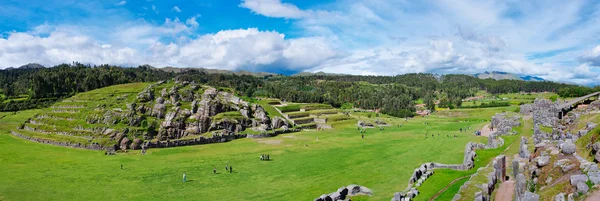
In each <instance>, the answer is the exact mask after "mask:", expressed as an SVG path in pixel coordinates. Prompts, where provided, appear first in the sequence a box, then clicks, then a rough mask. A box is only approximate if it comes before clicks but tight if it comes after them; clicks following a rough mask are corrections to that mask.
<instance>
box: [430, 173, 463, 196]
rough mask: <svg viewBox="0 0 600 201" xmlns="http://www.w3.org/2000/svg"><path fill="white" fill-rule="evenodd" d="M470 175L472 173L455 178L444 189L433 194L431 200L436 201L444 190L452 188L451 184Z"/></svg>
mask: <svg viewBox="0 0 600 201" xmlns="http://www.w3.org/2000/svg"><path fill="white" fill-rule="evenodd" d="M470 176H471V175H465V176H462V177H459V178H457V179H455V180H452V182H450V184H448V185H447V186H446V187H444V189H442V190H440V191H438V192H437V193H436V194H435V195H433V197H431V198H429V201H434V200H435V199H436V198H437V197H439V196H440V195H441V194H442V193H444V191H446V190H448V188H450V186H452V185H454V183H456V182H458V181H460V180H461V179H464V178H466V177H470Z"/></svg>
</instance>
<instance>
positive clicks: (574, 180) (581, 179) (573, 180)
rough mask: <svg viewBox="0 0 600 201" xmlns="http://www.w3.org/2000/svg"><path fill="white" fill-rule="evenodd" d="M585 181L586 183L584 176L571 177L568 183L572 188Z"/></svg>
mask: <svg viewBox="0 0 600 201" xmlns="http://www.w3.org/2000/svg"><path fill="white" fill-rule="evenodd" d="M587 181H588V177H587V176H586V175H584V174H576V175H571V177H570V182H571V185H572V186H575V185H577V184H578V183H583V184H585V183H586V182H587Z"/></svg>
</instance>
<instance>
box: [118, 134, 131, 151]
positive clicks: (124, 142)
mask: <svg viewBox="0 0 600 201" xmlns="http://www.w3.org/2000/svg"><path fill="white" fill-rule="evenodd" d="M120 145H121V146H120V148H121V150H123V151H125V150H127V145H129V138H127V137H124V138H123V139H122V140H121V143H120Z"/></svg>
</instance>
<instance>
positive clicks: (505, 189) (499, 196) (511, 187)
mask: <svg viewBox="0 0 600 201" xmlns="http://www.w3.org/2000/svg"><path fill="white" fill-rule="evenodd" d="M514 193H515V181H514V180H512V178H511V179H510V180H507V181H505V182H502V183H501V184H500V187H498V191H496V197H495V199H494V200H496V201H512V200H513V199H512V198H513V194H514Z"/></svg>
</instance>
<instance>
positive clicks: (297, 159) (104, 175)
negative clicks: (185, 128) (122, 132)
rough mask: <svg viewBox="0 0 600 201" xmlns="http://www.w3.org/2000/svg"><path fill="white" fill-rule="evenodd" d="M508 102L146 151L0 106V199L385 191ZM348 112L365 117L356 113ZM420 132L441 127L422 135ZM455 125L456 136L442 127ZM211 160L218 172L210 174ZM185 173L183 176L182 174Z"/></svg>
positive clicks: (483, 160)
mask: <svg viewBox="0 0 600 201" xmlns="http://www.w3.org/2000/svg"><path fill="white" fill-rule="evenodd" d="M508 109H510V108H489V109H465V110H451V111H444V112H440V113H439V114H437V115H432V116H428V117H417V118H414V119H412V120H409V121H405V120H404V119H400V118H393V117H389V116H386V115H381V116H379V117H372V118H370V120H371V121H375V119H382V120H385V121H386V122H388V124H391V125H392V126H389V127H386V128H385V130H379V129H377V128H375V129H367V132H366V133H365V139H361V137H360V134H361V133H360V132H359V131H358V130H357V129H356V127H355V125H356V120H349V121H340V122H336V123H334V124H333V127H334V128H335V129H333V130H326V131H304V132H298V133H292V134H285V135H279V136H277V137H274V138H267V139H240V140H235V141H232V142H228V143H219V144H210V145H199V146H187V147H177V148H169V149H151V150H149V151H148V154H147V155H139V154H138V152H135V151H131V152H130V153H127V154H123V153H122V154H119V155H117V156H105V155H104V152H101V151H89V150H80V149H72V148H65V147H57V146H52V145H45V144H38V143H34V142H29V141H25V140H22V139H18V138H16V137H14V136H12V135H10V134H9V132H10V131H9V130H10V129H12V128H14V127H16V126H17V125H18V124H19V123H21V122H23V121H25V120H26V119H27V118H30V117H31V116H33V115H34V114H36V113H38V112H39V110H34V111H24V112H19V113H16V114H14V115H13V114H12V113H8V114H6V113H2V115H5V116H4V117H3V118H2V119H0V175H2V179H0V197H1V199H2V200H123V199H127V200H148V199H149V198H150V199H153V200H311V199H314V198H316V197H318V196H320V195H321V194H324V193H330V192H333V191H335V190H336V189H338V188H339V187H341V186H346V185H349V184H359V185H364V186H366V187H368V188H370V189H372V190H373V196H372V197H361V198H360V199H361V200H389V199H390V198H391V197H392V195H393V193H394V192H397V191H401V190H404V189H405V188H406V186H407V182H408V179H409V177H410V176H411V173H412V171H413V170H414V169H415V168H417V167H418V166H419V165H420V164H422V163H424V162H441V163H448V164H455V163H461V162H462V159H463V151H464V147H465V144H466V143H467V142H485V141H486V140H487V139H486V138H485V137H476V136H474V135H472V131H475V130H476V129H478V128H481V127H482V126H483V125H485V124H487V123H488V121H489V119H490V117H491V116H492V115H493V114H495V113H497V112H501V111H503V110H508ZM353 116H356V117H359V118H362V119H367V117H366V116H363V114H361V113H356V114H353ZM425 122H428V124H424V123H425ZM399 124H402V126H397V125H399ZM468 126H472V128H473V129H472V131H469V132H467V133H465V132H459V128H466V127H468ZM425 134H428V135H431V134H440V136H439V137H438V136H437V135H436V136H435V137H434V138H432V137H428V138H425V137H424V135H425ZM454 134H456V135H458V137H457V138H448V137H446V136H445V135H450V136H452V135H454ZM317 136H318V137H319V140H318V141H316V140H315V139H316V138H317ZM515 138H516V137H515ZM505 139H506V140H507V142H511V140H513V141H514V139H510V138H505ZM507 144H510V143H507ZM503 149H504V148H501V149H494V150H480V151H477V154H478V156H479V157H477V161H476V165H477V167H476V168H478V167H481V166H482V165H484V164H487V162H489V160H491V159H492V158H493V157H494V156H496V155H497V154H498V153H500V152H501V151H502V150H503ZM260 154H270V155H271V158H272V159H273V160H272V161H260V160H259V156H260ZM121 164H123V166H124V169H123V170H121V169H120V165H121ZM226 164H229V165H231V166H233V168H234V173H233V174H229V173H225V172H224V168H225V167H224V166H225V165H226ZM213 168H217V170H218V172H219V174H213V172H212V170H213ZM476 168H475V169H476ZM475 169H473V170H471V171H462V172H461V171H451V170H439V171H437V173H436V174H435V175H434V176H433V177H432V178H430V179H429V180H427V181H426V182H425V183H424V185H423V186H422V187H420V188H419V190H420V191H421V192H422V194H421V195H419V196H418V197H417V198H418V200H425V199H426V198H428V196H432V195H434V194H435V193H437V192H438V191H439V190H440V189H441V188H443V187H444V186H446V185H447V184H448V183H449V182H450V181H452V180H454V179H456V178H458V177H461V176H463V175H467V174H472V173H473V172H474V171H475ZM183 173H186V174H187V176H188V181H189V182H187V183H183V182H181V177H182V174H183ZM458 183H460V184H462V183H461V182H458ZM459 186H460V185H459ZM450 189H451V190H452V189H455V187H454V186H453V187H451V188H450ZM453 195H454V194H453V193H451V196H453ZM443 196H444V197H447V195H446V194H443ZM442 200H444V199H442Z"/></svg>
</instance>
